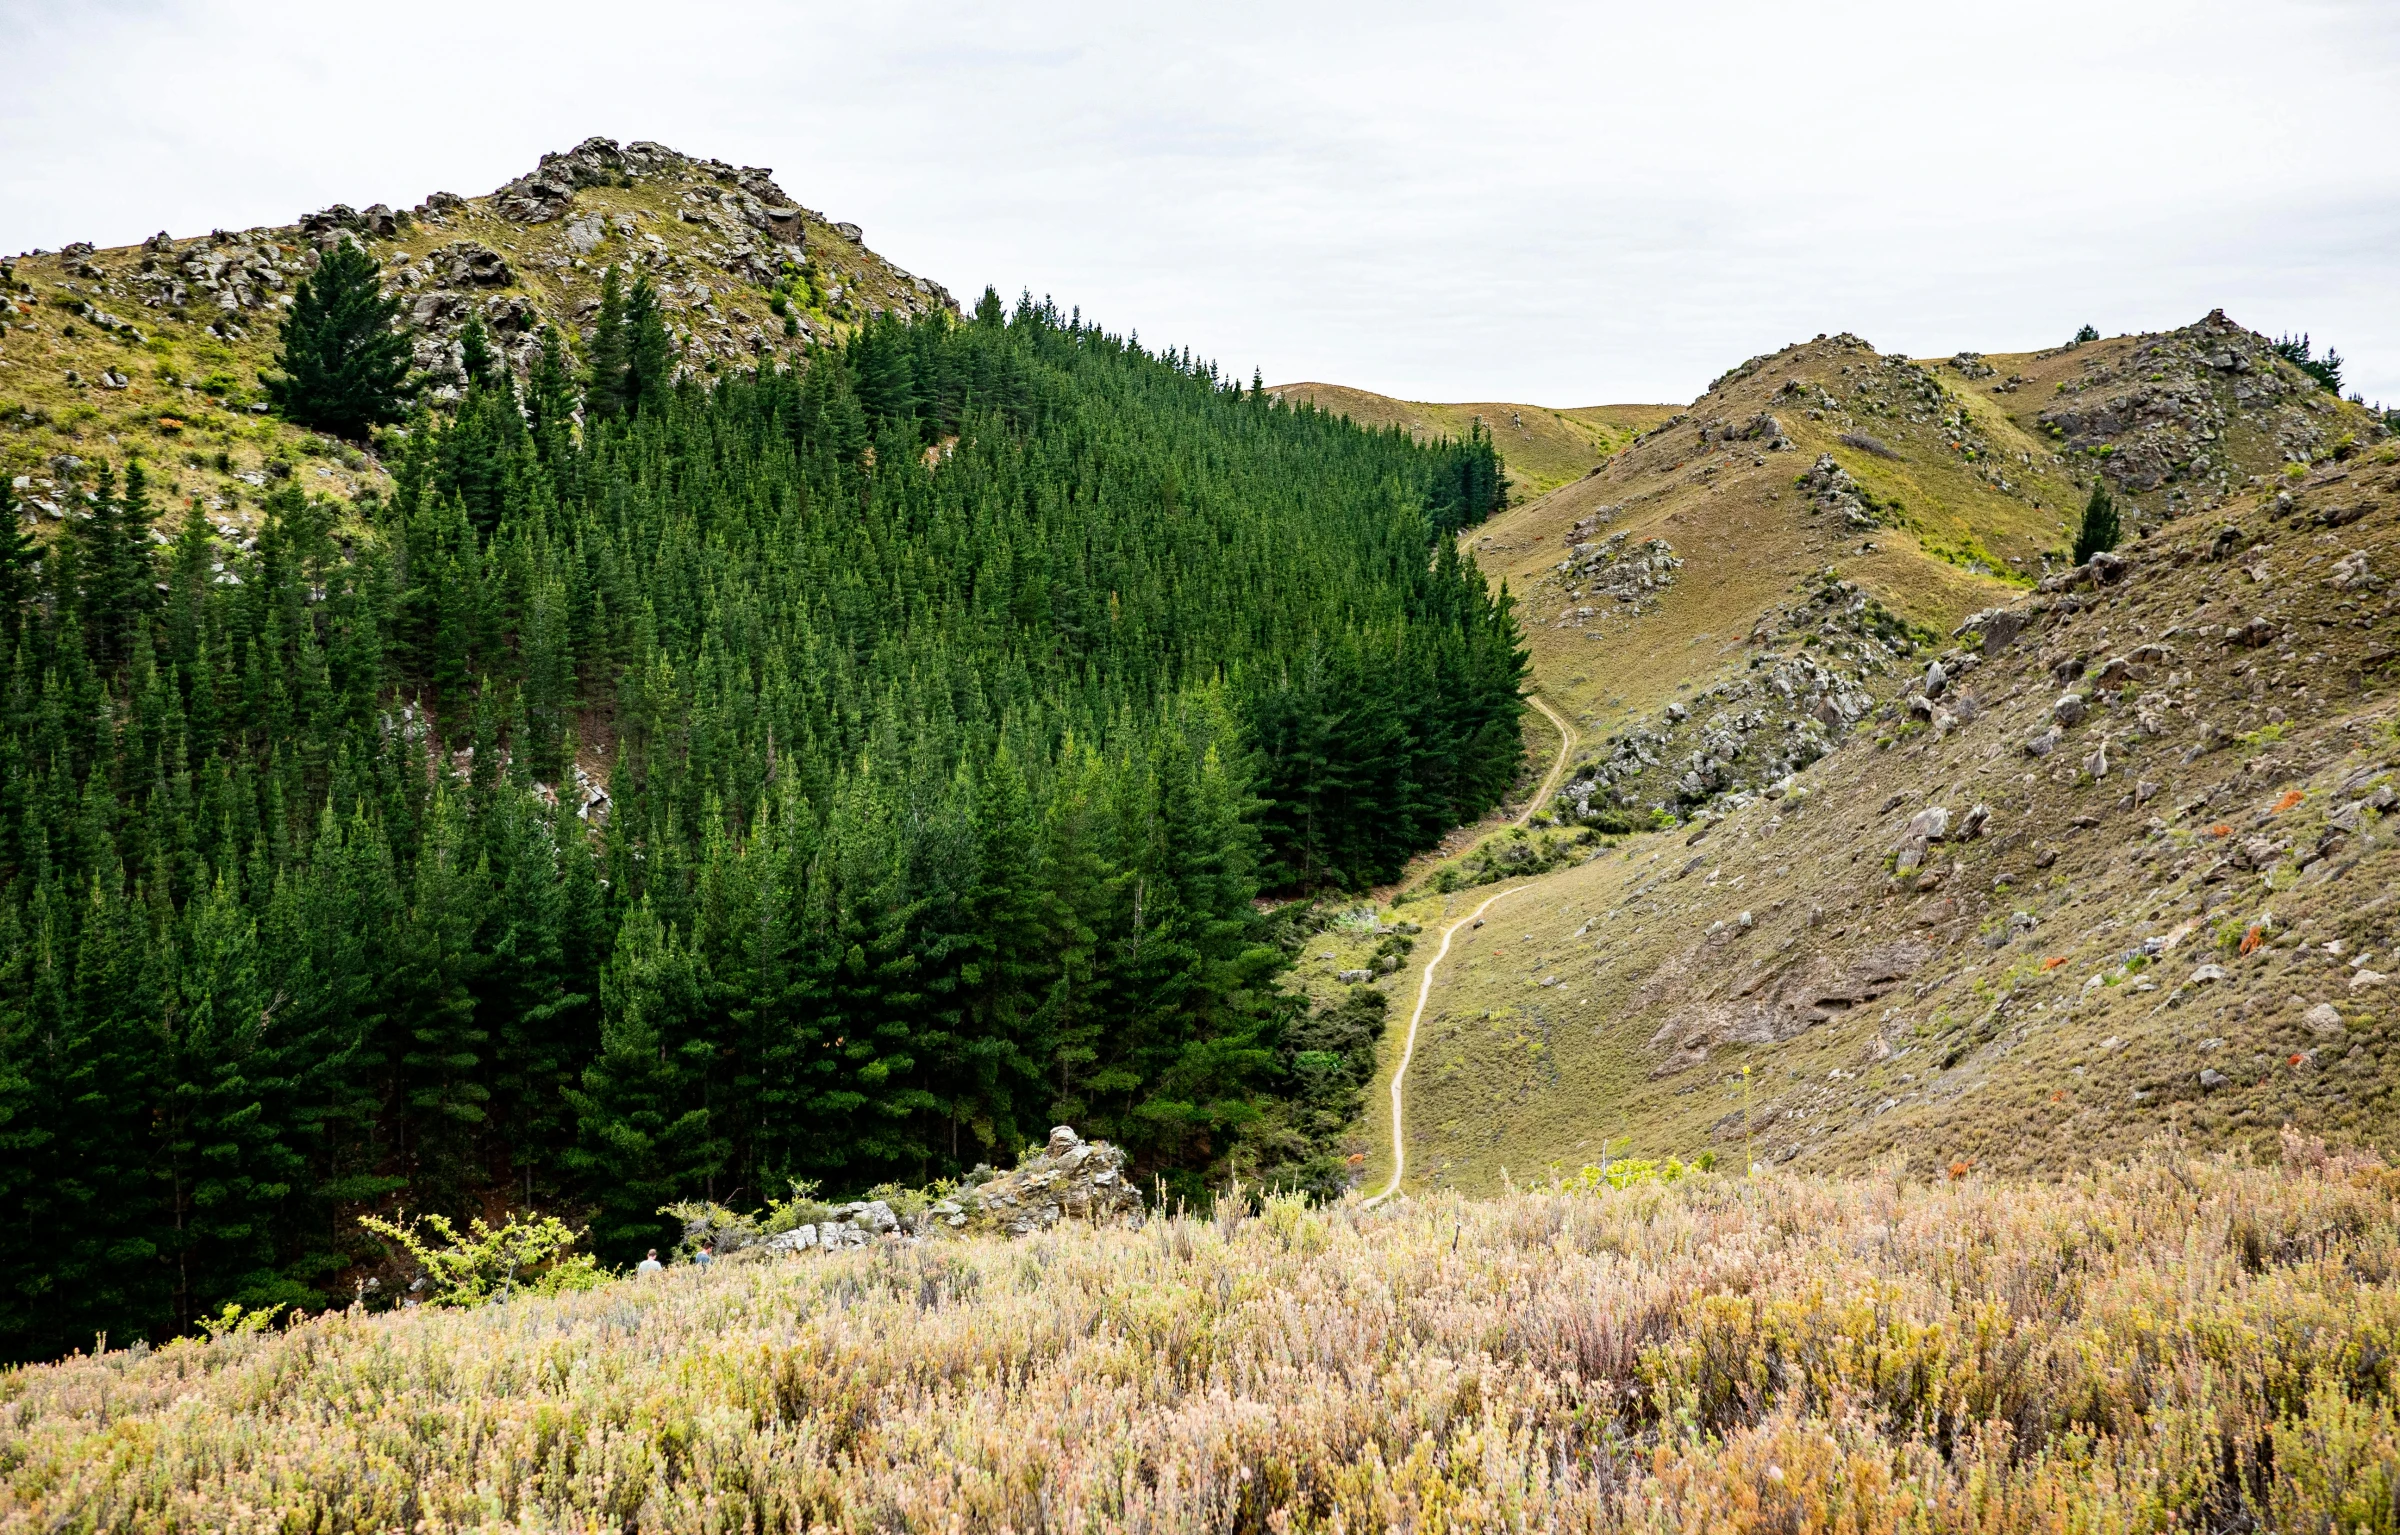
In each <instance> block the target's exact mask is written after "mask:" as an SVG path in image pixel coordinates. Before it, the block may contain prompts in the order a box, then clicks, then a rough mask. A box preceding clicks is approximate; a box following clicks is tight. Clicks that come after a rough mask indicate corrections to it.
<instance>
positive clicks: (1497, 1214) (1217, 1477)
mask: <svg viewBox="0 0 2400 1535" xmlns="http://www.w3.org/2000/svg"><path fill="white" fill-rule="evenodd" d="M2293 1149H2294V1150H2295V1151H2296V1152H2297V1153H2299V1155H2298V1156H2296V1157H2295V1158H2294V1159H2293V1161H2292V1162H2291V1163H2290V1164H2287V1165H2286V1166H2285V1167H2284V1168H2281V1169H2273V1168H2268V1169H2258V1168H2239V1167H2234V1166H2228V1165H2226V1164H2224V1163H2221V1162H2216V1163H2212V1162H2209V1161H2205V1160H2201V1159H2197V1158H2192V1159H2185V1158H2175V1159H2172V1160H2165V1159H2162V1160H2160V1161H2158V1162H2156V1163H2153V1164H2152V1165H2148V1166H2144V1167H2140V1168H2136V1169H2133V1170H2130V1171H2126V1172H2120V1173H2114V1174H2110V1175H2106V1176H2102V1177H2096V1178H2092V1179H2086V1180H2077V1181H2075V1182H2072V1183H2068V1184H2064V1185H2061V1186H2055V1187H2049V1188H2025V1187H2019V1186H2013V1185H2009V1184H2006V1183H1992V1182H1986V1181H1985V1180H1982V1179H1980V1178H1972V1177H1970V1178H1966V1179H1962V1180H1959V1181H1955V1182H1947V1183H1944V1182H1928V1181H1925V1180H1914V1179H1909V1178H1906V1177H1888V1176H1887V1177H1881V1178H1875V1179H1855V1180H1839V1181H1835V1180H1823V1179H1815V1178H1808V1177H1796V1176H1791V1175H1788V1174H1787V1175H1774V1176H1769V1177H1764V1178H1761V1179H1759V1180H1757V1181H1754V1182H1744V1181H1742V1180H1738V1179H1735V1178H1732V1177H1730V1176H1726V1175H1716V1176H1710V1177H1703V1178H1697V1179H1685V1180H1682V1181H1679V1182H1676V1183H1674V1184H1672V1185H1663V1186H1662V1185H1660V1184H1658V1183H1637V1184H1635V1185H1634V1186H1632V1187H1629V1188H1626V1189H1623V1190H1621V1191H1612V1190H1607V1189H1600V1190H1596V1191H1590V1192H1580V1191H1573V1192H1542V1193H1529V1194H1517V1195H1514V1196H1511V1197H1507V1198H1503V1199H1494V1200H1487V1201H1465V1200H1459V1199H1455V1198H1450V1197H1444V1196H1435V1197H1433V1198H1430V1199H1423V1200H1417V1201H1410V1202H1406V1203H1401V1204H1396V1205H1392V1206H1387V1207H1385V1208H1383V1209H1380V1210H1375V1211H1363V1210H1361V1209H1360V1208H1359V1206H1358V1204H1357V1203H1356V1202H1351V1203H1347V1204H1344V1205H1342V1206H1338V1207H1336V1208H1333V1209H1330V1210H1325V1211H1318V1212H1310V1211H1305V1210H1302V1209H1300V1208H1298V1207H1297V1206H1296V1205H1295V1204H1291V1203H1280V1204H1278V1205H1275V1206H1271V1207H1269V1209H1268V1211H1267V1212H1266V1215H1265V1218H1262V1219H1248V1220H1244V1219H1239V1218H1238V1217H1235V1216H1234V1215H1233V1213H1232V1210H1231V1209H1230V1208H1229V1209H1228V1211H1227V1217H1226V1218H1225V1219H1222V1220H1215V1221H1202V1220H1196V1219H1190V1218H1183V1217H1177V1216H1169V1217H1166V1218H1163V1219H1158V1220H1154V1221H1152V1222H1151V1223H1150V1224H1149V1225H1148V1226H1147V1227H1145V1228H1144V1229H1142V1230H1138V1231H1126V1230H1095V1229H1090V1228H1085V1227H1079V1226H1075V1225H1072V1224H1070V1225H1068V1226H1065V1227H1062V1228H1060V1229H1057V1230H1054V1231H1049V1232H1044V1233H1041V1234H1038V1235H1035V1236H1032V1237H1029V1238H1026V1239H1025V1240H1023V1241H1021V1242H1016V1243H1010V1242H1007V1241H1002V1240H995V1239H985V1238H970V1239H963V1240H955V1241H943V1242H935V1243H929V1244H928V1245H926V1246H922V1247H915V1248H910V1247H905V1246H898V1245H878V1246H876V1247H874V1248H870V1249H863V1250H854V1251H850V1252H845V1253H840V1254H835V1255H824V1256H803V1257H799V1258H793V1259H787V1260H782V1261H769V1262H760V1263H737V1262H734V1261H730V1260H728V1261H722V1262H720V1263H718V1264H717V1265H716V1266H715V1267H714V1268H713V1269H711V1270H704V1271H701V1270H693V1269H690V1268H678V1269H675V1270H671V1271H670V1272H668V1273H667V1274H665V1275H662V1276H658V1277H654V1278H651V1279H647V1280H639V1281H637V1280H620V1281H617V1282H615V1283H611V1284H608V1285H605V1286H603V1287H602V1288H600V1289H598V1290H595V1291H592V1292H589V1293H585V1294H580V1295H569V1296H564V1297H560V1298H558V1299H555V1300H544V1299H524V1300H519V1301H515V1302H512V1303H509V1304H506V1305H497V1306H490V1307H486V1308H483V1309H481V1310H475V1311H452V1312H441V1311H432V1310H424V1311H417V1312H413V1313H404V1314H398V1315H386V1316H380V1317H376V1316H368V1315H364V1314H362V1313H356V1312H353V1313H347V1314H345V1313H339V1312H329V1313H326V1314H325V1315H323V1316H321V1317H317V1318H313V1319H309V1320H306V1321H304V1322H302V1323H300V1324H299V1325H296V1326H293V1327H290V1328H289V1329H283V1330H269V1331H266V1332H263V1333H250V1334H237V1335H232V1336H227V1337H224V1338H221V1339H218V1340H216V1341H214V1342H200V1341H197V1340H185V1341H183V1342H180V1343H177V1344H174V1345H172V1346H170V1347H168V1348H165V1349H162V1350H158V1351H155V1352H153V1351H150V1350H147V1349H144V1350H139V1351H136V1350H128V1349H125V1348H123V1347H120V1348H118V1349H116V1350H115V1351H113V1352H110V1353H107V1354H105V1355H102V1356H100V1357H97V1358H94V1357H90V1356H77V1357H75V1358H72V1359H69V1360H67V1361H64V1362H62V1363H59V1364H55V1365H47V1366H38V1367H31V1368H26V1369H20V1370H14V1371H9V1372H6V1373H4V1374H0V1531H12V1532H13V1531H18V1530H24V1531H37V1530H59V1529H70V1528H72V1529H95V1528H96V1529H110V1530H117V1529H128V1530H130V1529H169V1528H174V1529H251V1528H260V1529H266V1528H276V1529H390V1528H397V1527H402V1526H407V1527H410V1528H424V1529H428V1530H449V1529H462V1528H468V1527H474V1528H492V1527H503V1526H505V1527H507V1528H510V1529H527V1530H530V1529H569V1528H573V1529H590V1528H599V1527H606V1528H609V1529H628V1530H630V1529H635V1528H640V1529H645V1530H654V1529H675V1530H702V1529H778V1530H803V1529H805V1530H835V1529H842V1530H854V1529H855V1530H864V1529H910V1530H931V1529H973V1530H999V1529H1017V1530H1033V1529H1058V1530H1094V1531H1107V1530H1136V1529H1139V1530H1154V1531H1182V1530H1194V1531H1198V1530H1211V1531H1217V1530H1237V1529H1238V1530H1251V1529H1258V1530H1280V1529H1287V1528H1288V1529H1294V1530H1326V1529H1348V1530H1370V1529H1372V1530H1460V1531H1465V1530H1564V1531H1585V1532H1595V1535H1596V1532H1601V1531H1614V1530H1628V1531H1631V1530H1651V1531H1656V1530H1726V1531H1737V1530H1773V1531H1781V1532H1786V1535H1816V1532H1819V1531H1823V1532H1827V1535H1831V1532H1833V1531H1837V1530H1838V1531H1849V1532H1857V1531H1862V1530H1868V1531H1883V1530H1904V1529H1917V1528H1936V1529H1968V1528H1971V1529H1975V1530H1979V1531H1986V1532H1990V1535H2009V1532H2015V1531H2028V1532H2030V1531H2045V1532H2047V1531H2056V1530H2061V1529H2077V1530H2100V1529H2108V1530H2116V1529H2124V1530H2178V1529H2210V1528H2266V1529H2276V1530H2322V1529H2340V1530H2343V1531H2350V1530H2374V1529H2383V1528H2386V1527H2387V1526H2386V1525H2385V1524H2384V1523H2381V1522H2378V1515H2381V1516H2388V1514H2389V1511H2390V1498H2391V1492H2390V1487H2391V1480H2390V1478H2391V1474H2392V1473H2391V1469H2390V1468H2391V1467H2392V1465H2393V1464H2394V1462H2395V1459H2400V1422H2396V1421H2395V1410H2394V1405H2393V1391H2392V1383H2391V1380H2390V1371H2391V1368H2392V1367H2391V1365H2390V1363H2389V1361H2388V1360H2382V1355H2381V1352H2380V1347H2379V1343H2378V1341H2377V1340H2381V1339H2386V1338H2388V1336H2389V1334H2390V1331H2391V1329H2392V1328H2393V1326H2394V1325H2395V1318H2396V1317H2400V1288H2396V1285H2395V1280H2394V1275H2395V1274H2396V1273H2400V1237H2396V1236H2395V1232H2396V1231H2400V1223H2396V1222H2395V1219H2394V1217H2395V1214H2400V1211H2396V1209H2395V1203H2394V1195H2395V1191H2396V1190H2400V1183H2396V1181H2395V1179H2394V1176H2393V1174H2392V1173H2391V1172H2390V1171H2389V1170H2388V1169H2385V1168H2381V1167H2375V1166H2365V1167H2345V1166H2342V1165H2340V1164H2338V1163H2337V1164H2333V1165H2322V1164H2320V1169H2319V1170H2315V1171H2311V1170H2309V1169H2308V1167H2307V1164H2308V1163H2309V1162H2311V1161H2317V1160H2318V1159H2319V1158H2320V1157H2321V1152H2316V1154H2315V1155H2313V1156H2312V1155H2311V1153H2312V1151H2313V1150H2314V1148H2309V1147H2307V1146H2305V1145H2300V1146H2296V1147H2294V1148H2293ZM2379 1360H2382V1362H2380V1363H2379V1362H2378V1361H2379Z"/></svg>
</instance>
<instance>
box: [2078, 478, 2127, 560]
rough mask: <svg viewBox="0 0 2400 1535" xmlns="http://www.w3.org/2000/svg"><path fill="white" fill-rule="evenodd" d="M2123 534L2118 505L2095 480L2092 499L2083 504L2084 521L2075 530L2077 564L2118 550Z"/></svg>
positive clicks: (2106, 489) (2103, 486)
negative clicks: (2119, 521) (2118, 521)
mask: <svg viewBox="0 0 2400 1535" xmlns="http://www.w3.org/2000/svg"><path fill="white" fill-rule="evenodd" d="M2121 532H2122V530H2121V529H2120V528H2119V527H2118V525H2117V506H2116V503H2115V502H2114V501H2112V500H2110V499H2109V494H2108V487H2107V486H2106V485H2103V484H2102V483H2100V481H2098V480H2096V479H2095V480H2094V481H2092V494H2091V498H2090V499H2089V500H2087V501H2085V502H2084V503H2083V521H2082V523H2081V524H2080V525H2079V526H2078V527H2077V528H2076V530H2075V563H2076V564H2078V565H2082V564H2085V563H2088V562H2089V561H2090V559H2091V557H2092V556H2093V555H2095V554H2100V553H2103V552H2104V551H2107V550H2110V549H2114V548H2116V547H2117V539H2118V538H2119V536H2120V535H2121Z"/></svg>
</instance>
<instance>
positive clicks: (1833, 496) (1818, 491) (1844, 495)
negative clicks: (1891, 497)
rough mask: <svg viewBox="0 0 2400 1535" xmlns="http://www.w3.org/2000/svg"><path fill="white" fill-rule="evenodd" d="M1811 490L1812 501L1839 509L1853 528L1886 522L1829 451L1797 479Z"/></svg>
mask: <svg viewBox="0 0 2400 1535" xmlns="http://www.w3.org/2000/svg"><path fill="white" fill-rule="evenodd" d="M1794 483H1795V484H1797V485H1798V486H1799V487H1800V488H1801V489H1802V490H1804V491H1806V492H1808V499H1809V504H1810V505H1811V507H1812V508H1813V509H1814V510H1816V511H1820V512H1834V513H1838V514H1839V515H1840V517H1841V519H1842V522H1843V525H1844V526H1846V527H1852V528H1876V527H1881V526H1882V525H1883V523H1882V520H1881V519H1880V518H1878V517H1877V516H1876V515H1875V509H1874V507H1873V505H1872V499H1873V498H1872V497H1870V496H1869V495H1868V493H1867V491H1866V489H1865V487H1863V486H1861V485H1860V484H1859V483H1858V481H1856V480H1854V479H1852V478H1851V477H1850V471H1849V470H1847V469H1844V468H1843V467H1842V466H1841V465H1840V464H1839V463H1838V462H1836V461H1835V459H1834V456H1833V455H1832V454H1830V453H1820V454H1818V455H1817V461H1816V463H1815V464H1813V465H1811V466H1810V467H1809V469H1808V472H1807V473H1805V474H1803V475H1801V476H1800V478H1799V479H1798V480H1797V481H1795V482H1794Z"/></svg>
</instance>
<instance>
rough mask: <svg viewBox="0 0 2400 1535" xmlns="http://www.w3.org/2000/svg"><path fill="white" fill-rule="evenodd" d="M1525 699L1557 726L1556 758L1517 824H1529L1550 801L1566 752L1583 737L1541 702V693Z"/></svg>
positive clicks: (1564, 772)
mask: <svg viewBox="0 0 2400 1535" xmlns="http://www.w3.org/2000/svg"><path fill="white" fill-rule="evenodd" d="M1525 701H1526V702H1527V703H1529V704H1531V705H1533V706H1534V707H1535V708H1536V709H1539V710H1541V711H1542V717H1543V718H1544V719H1546V720H1548V721H1549V722H1550V723H1551V724H1553V725H1556V726H1557V727H1558V760H1557V761H1555V762H1553V763H1551V764H1550V776H1549V777H1547V778H1545V779H1543V780H1542V786H1541V787H1540V788H1538V789H1536V790H1534V791H1533V798H1531V799H1529V800H1527V801H1526V802H1525V813H1524V814H1523V815H1521V816H1519V817H1517V820H1516V824H1517V825H1519V826H1524V825H1528V824H1530V823H1531V822H1532V820H1533V813H1534V812H1535V811H1537V810H1539V809H1541V808H1542V807H1543V806H1544V805H1547V804H1549V803H1550V796H1551V795H1553V794H1555V793H1557V792H1558V781H1559V779H1560V778H1561V777H1563V776H1565V774H1566V771H1567V753H1569V752H1571V751H1573V750H1574V749H1575V743H1576V742H1577V741H1580V740H1582V739H1583V737H1582V736H1580V735H1577V734H1576V733H1575V727H1574V726H1572V725H1570V724H1568V723H1567V722H1566V720H1565V719H1564V718H1562V717H1561V716H1560V715H1559V712H1558V711H1557V710H1556V709H1553V708H1551V707H1550V706H1549V705H1548V704H1546V703H1544V702H1542V695H1541V694H1539V693H1528V694H1526V695H1525Z"/></svg>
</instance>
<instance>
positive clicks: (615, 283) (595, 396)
mask: <svg viewBox="0 0 2400 1535" xmlns="http://www.w3.org/2000/svg"><path fill="white" fill-rule="evenodd" d="M674 375H675V346H674V342H673V340H672V339H671V338H670V337H669V336H668V335H667V319H666V315H665V313H664V312H663V311H662V310H661V309H660V308H659V303H658V290H657V288H655V287H654V286H652V284H651V282H650V274H649V273H647V272H642V273H637V274H636V275H635V277H634V279H633V286H632V287H630V288H626V287H624V286H623V285H622V283H621V282H620V280H619V278H618V276H617V269H616V268H615V267H610V268H609V269H608V270H607V271H606V272H605V273H603V274H602V275H601V279H600V313H599V316H598V318H597V319H596V320H595V321H594V323H593V332H592V364H591V369H590V371H589V372H588V373H587V374H586V375H585V376H584V390H583V399H584V409H585V410H586V411H587V412H588V413H590V414H592V415H595V416H602V417H610V418H620V419H621V418H625V417H630V416H633V415H635V414H637V413H638V412H640V411H641V410H643V409H644V408H645V407H653V406H657V405H660V404H662V403H664V401H665V400H666V398H667V392H668V389H669V387H670V386H671V385H672V384H673V382H674Z"/></svg>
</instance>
